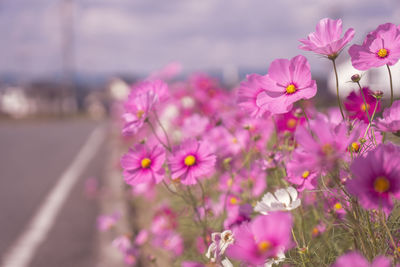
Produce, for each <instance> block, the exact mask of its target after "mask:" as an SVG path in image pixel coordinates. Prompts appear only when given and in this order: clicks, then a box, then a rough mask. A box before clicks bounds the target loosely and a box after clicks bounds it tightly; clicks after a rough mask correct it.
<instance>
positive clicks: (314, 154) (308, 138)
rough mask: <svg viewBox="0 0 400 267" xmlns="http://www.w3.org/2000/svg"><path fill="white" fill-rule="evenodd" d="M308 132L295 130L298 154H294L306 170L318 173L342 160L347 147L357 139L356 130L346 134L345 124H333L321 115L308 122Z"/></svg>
mask: <svg viewBox="0 0 400 267" xmlns="http://www.w3.org/2000/svg"><path fill="white" fill-rule="evenodd" d="M310 130H311V132H312V134H311V133H310ZM310 130H309V129H308V127H305V126H300V127H298V128H297V130H296V133H295V139H296V141H297V143H298V144H299V147H298V148H297V149H296V151H299V152H296V153H299V155H301V158H302V162H303V165H304V167H305V168H306V170H308V171H314V170H316V171H319V172H320V173H321V172H325V171H329V170H331V169H332V168H333V167H334V166H335V165H336V164H337V162H338V160H342V159H344V158H345V155H346V152H347V150H348V147H349V146H350V144H351V143H352V142H354V141H355V140H356V138H357V137H358V131H356V130H354V131H352V132H351V133H350V134H349V135H348V134H347V132H348V130H347V125H346V124H345V123H340V124H338V125H336V124H333V123H331V122H329V121H328V120H327V119H326V118H325V117H324V116H322V115H319V116H317V118H316V119H315V120H311V121H310Z"/></svg>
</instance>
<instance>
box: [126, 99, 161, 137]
mask: <svg viewBox="0 0 400 267" xmlns="http://www.w3.org/2000/svg"><path fill="white" fill-rule="evenodd" d="M156 102H157V96H156V95H155V94H154V93H153V92H151V91H148V92H140V93H138V94H136V93H131V94H130V95H129V97H128V100H127V101H126V102H125V113H124V114H122V118H123V119H124V127H123V129H122V134H123V135H124V136H128V135H133V134H136V133H137V132H138V131H139V129H140V128H142V126H143V124H144V122H145V120H146V119H147V118H148V116H149V113H150V111H151V109H152V108H153V106H154V104H155V103H156Z"/></svg>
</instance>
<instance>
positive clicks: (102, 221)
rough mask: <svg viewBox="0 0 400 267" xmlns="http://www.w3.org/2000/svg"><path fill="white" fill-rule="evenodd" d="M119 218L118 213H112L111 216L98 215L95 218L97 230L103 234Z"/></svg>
mask: <svg viewBox="0 0 400 267" xmlns="http://www.w3.org/2000/svg"><path fill="white" fill-rule="evenodd" d="M120 218H121V214H120V213H119V212H114V213H113V214H111V215H100V216H99V217H98V218H97V229H99V230H100V231H102V232H105V231H107V230H109V229H110V228H111V227H113V226H114V225H115V224H116V223H117V222H118V220H119V219H120Z"/></svg>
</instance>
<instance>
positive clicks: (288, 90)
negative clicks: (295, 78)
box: [286, 84, 297, 94]
mask: <svg viewBox="0 0 400 267" xmlns="http://www.w3.org/2000/svg"><path fill="white" fill-rule="evenodd" d="M296 90H297V89H296V86H294V85H293V84H289V85H288V86H287V87H286V93H288V94H293V93H294V92H296Z"/></svg>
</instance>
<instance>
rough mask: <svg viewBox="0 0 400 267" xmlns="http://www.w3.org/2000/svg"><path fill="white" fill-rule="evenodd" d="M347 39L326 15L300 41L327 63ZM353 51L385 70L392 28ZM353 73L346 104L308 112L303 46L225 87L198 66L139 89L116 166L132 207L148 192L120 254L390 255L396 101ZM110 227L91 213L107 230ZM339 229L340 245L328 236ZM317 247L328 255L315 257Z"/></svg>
mask: <svg viewBox="0 0 400 267" xmlns="http://www.w3.org/2000/svg"><path fill="white" fill-rule="evenodd" d="M354 35H355V31H354V30H353V29H348V30H347V31H346V32H345V33H344V36H343V37H342V21H341V20H332V19H328V18H325V19H322V20H321V21H320V22H319V23H318V24H317V27H316V31H315V32H313V33H311V34H309V35H308V37H307V39H302V40H300V42H301V43H302V44H301V45H300V47H299V48H300V49H302V50H306V51H312V52H315V53H317V54H320V55H324V56H325V57H326V58H328V59H329V60H331V61H333V63H334V64H335V60H336V58H337V57H338V56H339V55H340V54H341V53H344V51H345V50H346V46H347V45H348V44H349V42H350V41H351V40H352V39H353V37H354ZM348 52H349V54H350V56H351V59H352V63H353V66H354V67H355V68H356V69H359V70H368V69H370V68H372V67H380V66H383V65H387V67H388V69H389V66H392V65H394V64H396V63H397V61H398V60H399V59H400V29H399V27H397V26H396V25H394V24H391V23H387V24H383V25H380V26H379V27H378V28H377V29H376V30H374V31H372V32H371V33H369V34H368V35H367V37H366V39H365V41H364V42H363V44H362V45H352V46H351V47H350V49H349V50H348ZM334 67H335V68H336V65H334ZM159 73H163V72H162V71H161V72H159ZM347 75H348V77H349V79H350V77H351V76H352V75H353V73H348V74H347ZM167 77H168V78H170V76H169V75H167ZM352 80H353V82H354V85H355V90H354V91H353V92H351V93H350V94H349V96H348V97H347V98H346V100H345V101H344V107H345V111H346V112H342V116H340V110H339V108H340V109H341V108H342V107H341V106H340V102H339V108H332V109H329V110H325V111H326V112H320V111H318V110H316V109H315V108H314V105H313V104H314V103H313V102H312V101H313V100H312V99H313V97H314V96H315V95H316V94H317V85H316V81H315V80H313V78H312V75H311V66H310V64H309V63H308V61H307V59H306V57H305V56H303V55H297V56H295V57H293V58H291V59H276V60H274V61H272V62H271V64H270V66H269V68H268V72H267V73H266V74H265V75H260V74H249V75H247V77H246V79H245V80H244V81H242V82H241V83H240V85H238V87H237V88H235V89H234V90H233V91H229V90H226V89H225V88H223V87H222V86H221V85H220V84H219V83H218V81H217V80H216V79H213V78H211V77H209V76H207V75H206V74H195V75H192V76H191V77H189V78H188V79H187V80H186V81H175V82H171V81H170V82H169V83H167V82H166V81H161V80H159V79H158V77H157V75H156V74H154V75H152V76H151V77H149V78H148V79H147V80H145V81H142V82H139V83H137V84H135V85H133V87H132V90H131V93H130V94H129V96H128V98H127V100H126V102H125V103H124V105H123V106H124V112H122V114H120V116H122V118H123V121H122V123H123V125H122V136H124V142H125V143H124V144H126V143H128V144H129V148H126V150H125V152H124V155H123V156H122V158H121V161H120V162H121V167H122V174H123V177H124V180H125V182H126V184H127V185H128V186H129V187H130V188H131V189H130V190H131V191H129V192H130V193H132V194H131V195H132V196H131V197H132V198H133V200H134V201H133V202H136V201H139V202H140V201H141V200H140V197H138V196H142V197H143V198H144V199H145V205H143V206H144V207H143V210H142V212H143V213H142V212H139V211H135V214H143V216H145V214H147V216H148V217H149V218H148V220H147V222H146V223H145V224H143V225H142V226H141V228H143V229H142V230H141V232H140V234H136V235H135V234H132V235H131V236H130V237H128V236H126V235H121V237H120V238H118V239H117V240H116V241H115V244H114V245H115V247H117V248H118V249H119V250H120V251H121V252H122V253H123V255H124V257H125V258H126V262H127V263H129V264H131V265H133V264H135V263H136V262H137V259H138V258H139V257H142V258H144V260H148V261H149V262H153V263H154V262H155V261H157V258H158V256H159V255H157V253H156V252H154V251H157V250H158V249H162V250H164V251H166V252H167V255H168V256H167V257H166V258H165V257H164V258H160V259H159V261H168V262H169V264H170V265H171V266H172V265H174V264H175V265H179V264H180V265H181V266H186V267H188V266H236V265H237V266H272V265H274V264H280V263H281V262H283V264H293V265H302V266H327V265H330V264H334V265H333V266H350V265H352V266H390V264H391V262H394V263H397V262H398V259H399V257H398V256H400V255H398V254H399V253H398V251H400V250H398V246H396V244H397V243H396V242H399V241H400V234H399V233H395V232H394V231H393V229H392V228H390V227H389V226H388V224H391V225H390V226H392V227H394V225H395V224H394V222H393V221H391V220H390V216H391V215H392V214H393V210H394V209H395V207H396V205H395V204H396V201H397V200H399V199H400V147H399V146H397V145H395V144H393V143H391V142H389V141H387V139H388V137H390V138H391V137H393V138H395V137H394V136H395V135H399V133H400V101H395V102H394V103H393V105H391V107H385V103H384V102H383V99H382V95H381V94H380V93H379V92H377V91H375V90H376V88H370V85H368V84H365V85H364V84H363V86H361V83H363V80H362V77H361V76H359V75H358V76H353V78H352ZM377 89H379V88H377ZM381 109H382V110H383V114H382V116H383V117H382V118H377V117H378V116H379V114H378V113H379V112H380V111H381ZM391 133H393V134H394V135H392V134H391ZM389 134H390V136H389ZM166 195H167V196H168V197H166ZM160 203H162V205H161V204H160ZM136 209H140V207H136ZM116 223H117V220H116V219H114V217H112V216H111V217H110V216H109V217H107V216H106V217H101V218H100V219H99V227H100V229H102V230H108V229H109V228H111V226H112V225H114V224H116ZM137 230H138V229H135V230H134V231H133V232H136V231H137ZM335 233H340V236H341V238H343V242H341V244H344V245H343V247H341V248H340V249H338V248H337V247H338V246H337V244H335V245H329V242H335V240H334V239H336V238H337V237H336V236H335ZM375 233H377V234H376V235H375ZM331 239H332V240H331ZM314 242H315V243H314ZM314 244H317V245H314ZM327 244H328V245H327ZM148 247H151V249H150V250H148ZM319 247H324V249H326V250H332V251H330V254H329V255H327V256H324V257H322V256H321V257H319V253H323V252H321V251H323V250H324V249H319ZM347 251H353V252H350V253H348V254H344V252H347ZM355 251H358V252H355ZM341 254H344V255H341ZM381 254H385V256H386V257H383V256H380V255H381ZM196 255H197V256H196ZM160 257H161V256H160ZM371 261H373V262H372V265H370V263H369V262H371ZM148 264H149V265H150V263H148Z"/></svg>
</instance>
